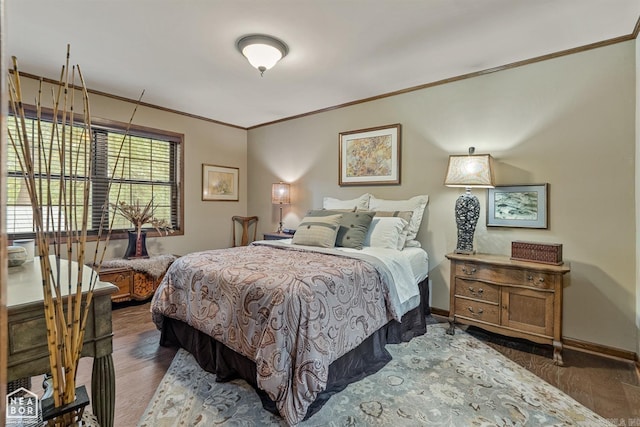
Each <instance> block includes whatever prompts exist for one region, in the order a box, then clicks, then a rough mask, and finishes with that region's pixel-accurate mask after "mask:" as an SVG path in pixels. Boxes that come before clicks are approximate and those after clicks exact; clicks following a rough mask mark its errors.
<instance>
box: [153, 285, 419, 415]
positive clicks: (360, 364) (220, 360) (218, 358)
mask: <svg viewBox="0 0 640 427" xmlns="http://www.w3.org/2000/svg"><path fill="white" fill-rule="evenodd" d="M428 282H429V278H428V277H427V278H426V279H424V280H423V281H422V282H420V283H419V285H418V286H419V288H420V305H419V306H418V307H416V308H415V309H413V310H411V311H409V312H408V313H406V314H405V315H404V316H402V323H399V322H397V321H395V320H391V321H390V322H389V323H387V324H386V325H385V326H383V327H382V328H380V329H378V330H377V331H376V332H374V333H373V334H372V335H370V336H369V337H368V338H367V339H365V340H364V341H363V342H362V343H361V344H360V345H359V346H358V347H356V348H354V349H353V350H351V351H350V352H348V353H346V354H345V355H343V356H342V357H340V358H339V359H337V360H335V361H334V362H333V363H332V364H331V365H330V366H329V375H328V378H327V387H326V389H325V390H324V391H323V392H321V393H319V394H318V396H317V398H316V400H315V401H314V402H313V403H312V404H311V406H310V407H309V409H308V410H307V414H306V416H305V419H307V418H309V417H310V416H312V415H313V414H315V413H316V412H317V411H318V410H320V408H322V406H323V405H324V404H325V403H326V402H327V401H328V400H329V398H330V397H331V396H332V395H334V394H336V393H338V392H340V391H342V390H344V388H345V387H347V386H348V385H349V384H351V383H353V382H355V381H358V380H360V379H362V378H364V377H366V376H368V375H371V374H373V373H375V372H377V371H379V370H380V369H382V367H384V366H385V365H386V364H387V363H388V362H389V361H390V360H391V355H390V354H389V352H387V350H386V349H385V345H386V344H397V343H400V342H407V341H410V340H411V339H412V338H413V337H416V336H419V335H423V334H424V333H426V331H427V325H426V319H425V317H426V316H427V315H429V314H430V310H429V284H428ZM160 345H162V346H169V347H172V346H177V347H181V348H184V349H185V350H187V351H188V352H190V353H191V354H192V355H193V356H194V358H195V359H196V361H197V362H198V364H199V365H200V366H201V367H202V369H204V370H205V371H208V372H212V373H214V374H216V379H217V381H222V382H225V381H231V380H233V379H236V378H242V379H244V380H245V381H247V383H249V384H251V386H252V387H253V388H254V389H255V390H256V392H257V393H258V395H259V396H260V399H261V400H262V406H263V407H264V408H265V409H266V410H268V411H270V412H272V413H274V414H278V410H277V408H276V405H275V403H274V402H273V401H272V400H271V399H270V398H269V396H268V395H267V393H266V392H264V391H263V390H261V389H259V388H258V387H257V383H256V364H255V363H254V362H253V361H252V360H250V359H248V358H246V357H245V356H242V355H241V354H238V353H236V352H235V351H233V350H231V349H230V348H228V347H226V346H225V345H223V344H221V343H219V342H217V341H216V340H214V339H213V338H211V337H210V336H209V335H207V334H205V333H203V332H200V331H199V330H197V329H194V328H192V327H191V326H189V325H187V324H186V323H184V322H181V321H179V320H175V319H172V318H169V317H165V318H164V319H163V322H162V329H161V336H160ZM278 415H279V414H278Z"/></svg>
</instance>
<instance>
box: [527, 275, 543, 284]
mask: <svg viewBox="0 0 640 427" xmlns="http://www.w3.org/2000/svg"><path fill="white" fill-rule="evenodd" d="M527 280H528V281H530V282H533V276H531V275H529V276H527ZM538 282H540V283H544V277H538Z"/></svg>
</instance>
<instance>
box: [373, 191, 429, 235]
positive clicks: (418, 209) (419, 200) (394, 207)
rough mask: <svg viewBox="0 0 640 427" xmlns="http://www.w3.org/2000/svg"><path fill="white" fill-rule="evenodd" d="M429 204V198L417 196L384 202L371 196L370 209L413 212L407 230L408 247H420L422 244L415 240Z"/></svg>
mask: <svg viewBox="0 0 640 427" xmlns="http://www.w3.org/2000/svg"><path fill="white" fill-rule="evenodd" d="M428 202H429V196H427V195H422V196H415V197H412V198H410V199H407V200H384V199H376V198H375V197H373V196H371V199H370V200H369V209H370V210H372V211H412V212H413V214H412V215H411V220H410V221H409V226H408V228H407V242H406V244H405V245H406V246H415V247H420V242H418V241H417V240H415V238H416V236H417V235H418V230H419V229H420V224H421V223H422V216H423V215H424V210H425V208H426V207H427V203H428Z"/></svg>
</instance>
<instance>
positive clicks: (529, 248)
mask: <svg viewBox="0 0 640 427" xmlns="http://www.w3.org/2000/svg"><path fill="white" fill-rule="evenodd" d="M511 259H515V260H519V261H531V262H540V263H543V264H553V265H562V264H563V261H562V244H561V243H534V242H519V241H516V242H511Z"/></svg>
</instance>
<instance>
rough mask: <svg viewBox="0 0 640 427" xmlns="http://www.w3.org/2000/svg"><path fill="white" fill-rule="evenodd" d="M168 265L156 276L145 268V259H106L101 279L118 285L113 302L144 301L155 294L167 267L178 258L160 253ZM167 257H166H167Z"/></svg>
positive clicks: (101, 271)
mask: <svg viewBox="0 0 640 427" xmlns="http://www.w3.org/2000/svg"><path fill="white" fill-rule="evenodd" d="M160 257H163V260H162V261H163V262H164V264H165V265H166V266H165V268H164V271H162V273H161V274H160V276H157V277H156V276H155V275H153V274H151V273H150V271H149V270H147V269H145V268H144V263H143V262H142V261H143V260H137V259H134V260H125V259H119V260H110V261H105V262H104V263H103V264H102V267H101V269H100V281H102V282H110V283H113V284H114V285H116V286H117V287H118V291H117V292H116V293H115V294H113V295H112V296H111V300H112V301H113V302H122V301H131V300H136V301H144V300H146V299H149V298H151V297H152V296H153V294H154V292H155V291H156V289H158V286H159V285H160V282H162V279H163V277H164V275H165V273H166V270H167V268H169V266H170V265H171V263H173V261H174V260H175V259H176V257H175V256H173V255H160V256H158V257H151V258H149V259H153V258H160ZM165 258H166V259H165Z"/></svg>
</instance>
